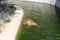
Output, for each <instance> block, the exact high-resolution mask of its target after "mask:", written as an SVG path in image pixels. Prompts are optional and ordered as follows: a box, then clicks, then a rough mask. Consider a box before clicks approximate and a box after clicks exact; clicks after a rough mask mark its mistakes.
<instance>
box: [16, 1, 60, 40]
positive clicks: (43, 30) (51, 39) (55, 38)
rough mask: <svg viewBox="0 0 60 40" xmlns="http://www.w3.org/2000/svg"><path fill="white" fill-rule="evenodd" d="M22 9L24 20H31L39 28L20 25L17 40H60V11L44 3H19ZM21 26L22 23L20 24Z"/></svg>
mask: <svg viewBox="0 0 60 40" xmlns="http://www.w3.org/2000/svg"><path fill="white" fill-rule="evenodd" d="M20 6H21V7H22V8H23V9H24V13H25V15H24V20H26V19H32V20H33V21H35V22H36V23H37V24H38V25H39V26H37V27H38V28H37V27H32V28H29V26H24V25H22V27H23V29H22V32H21V34H19V33H20V32H19V31H18V37H17V40H60V9H59V8H57V7H55V6H53V5H50V4H45V3H36V2H20ZM22 24H23V23H22Z"/></svg>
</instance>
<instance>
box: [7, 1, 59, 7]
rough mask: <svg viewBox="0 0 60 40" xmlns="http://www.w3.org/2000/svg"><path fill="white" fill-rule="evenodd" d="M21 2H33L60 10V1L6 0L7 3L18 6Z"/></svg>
mask: <svg viewBox="0 0 60 40" xmlns="http://www.w3.org/2000/svg"><path fill="white" fill-rule="evenodd" d="M21 1H33V2H42V3H48V4H52V5H56V6H57V7H59V8H60V0H8V3H12V4H20V2H21Z"/></svg>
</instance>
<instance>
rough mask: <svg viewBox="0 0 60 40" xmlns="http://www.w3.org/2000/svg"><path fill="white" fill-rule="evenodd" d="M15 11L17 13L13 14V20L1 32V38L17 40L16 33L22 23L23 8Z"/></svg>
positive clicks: (2, 39) (1, 39)
mask: <svg viewBox="0 0 60 40" xmlns="http://www.w3.org/2000/svg"><path fill="white" fill-rule="evenodd" d="M15 13H16V14H15V15H14V16H13V18H12V21H11V22H10V23H6V24H5V25H4V27H5V28H4V30H3V32H2V33H0V40H15V36H16V33H17V31H18V28H19V26H20V24H21V20H22V16H23V10H22V9H20V11H18V10H17V11H15Z"/></svg>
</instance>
